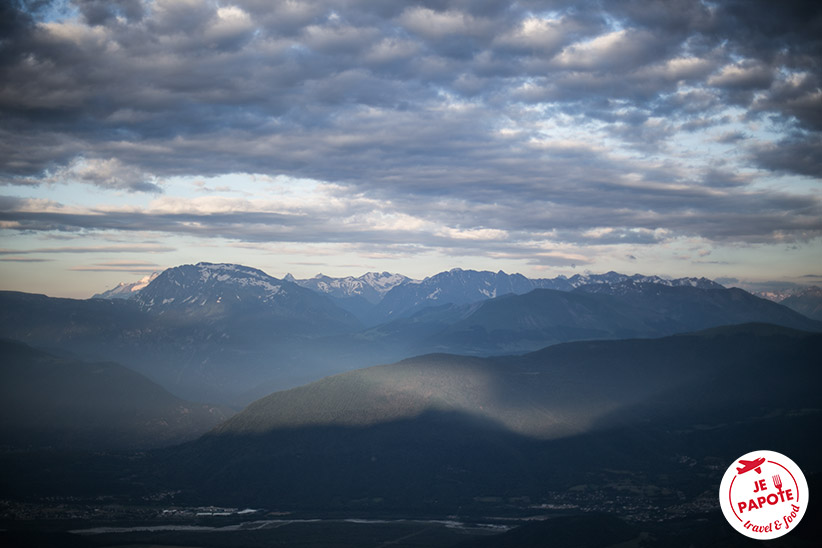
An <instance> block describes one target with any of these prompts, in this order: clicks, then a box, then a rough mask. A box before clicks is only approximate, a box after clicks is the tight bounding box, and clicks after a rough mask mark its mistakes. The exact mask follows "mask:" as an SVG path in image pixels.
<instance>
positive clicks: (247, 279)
mask: <svg viewBox="0 0 822 548" xmlns="http://www.w3.org/2000/svg"><path fill="white" fill-rule="evenodd" d="M284 283H288V282H282V281H280V280H278V279H276V278H273V277H271V276H269V275H268V274H266V273H265V272H263V271H262V270H257V269H256V268H250V267H247V266H241V265H234V264H212V263H198V264H196V265H183V266H178V267H174V268H169V269H168V270H165V271H164V272H163V273H161V274H160V275H159V276H157V277H156V278H155V279H154V280H153V281H152V282H151V283H150V284H148V285H147V286H146V287H145V288H144V289H143V290H141V291H140V292H139V293H138V294H137V295H136V296H135V297H134V298H135V299H136V300H137V301H138V302H139V303H140V305H141V306H142V307H143V308H145V309H149V310H151V309H161V308H168V307H172V306H174V307H181V306H186V307H190V306H205V305H220V304H223V305H228V304H237V303H241V302H249V301H257V302H270V301H272V300H273V299H275V298H276V297H277V296H278V295H279V294H280V293H282V292H283V284H284ZM289 285H291V284H289Z"/></svg>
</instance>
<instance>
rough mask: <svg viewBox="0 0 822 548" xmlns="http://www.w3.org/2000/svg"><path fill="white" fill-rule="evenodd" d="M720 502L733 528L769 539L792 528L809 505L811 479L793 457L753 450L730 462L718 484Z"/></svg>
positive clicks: (749, 535) (751, 535)
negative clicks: (806, 476)
mask: <svg viewBox="0 0 822 548" xmlns="http://www.w3.org/2000/svg"><path fill="white" fill-rule="evenodd" d="M719 505H720V506H721V507H722V513H723V514H725V519H727V520H728V523H730V524H731V525H732V526H733V528H734V529H736V530H737V531H739V532H740V533H742V534H743V535H745V536H746V537H750V538H754V539H760V540H768V539H773V538H777V537H781V536H782V535H785V534H787V533H789V532H790V531H792V530H793V529H794V527H796V525H797V524H798V523H799V521H800V520H801V519H802V516H804V515H805V509H806V508H807V507H808V482H807V481H806V480H805V475H804V474H803V473H802V470H800V469H799V467H798V466H797V465H796V463H794V462H793V461H792V460H791V459H789V458H788V457H786V456H785V455H782V454H780V453H776V452H775V451H764V450H763V451H752V452H750V453H748V454H747V455H742V456H741V457H739V458H738V459H737V460H736V461H734V462H733V464H731V466H730V467H729V468H728V470H727V471H726V472H725V475H724V476H723V477H722V483H721V484H720V486H719Z"/></svg>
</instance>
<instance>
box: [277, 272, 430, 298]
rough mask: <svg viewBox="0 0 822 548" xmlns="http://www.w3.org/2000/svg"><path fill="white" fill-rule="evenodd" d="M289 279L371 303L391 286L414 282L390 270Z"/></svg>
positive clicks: (337, 294)
mask: <svg viewBox="0 0 822 548" xmlns="http://www.w3.org/2000/svg"><path fill="white" fill-rule="evenodd" d="M288 276H291V275H290V274H289V275H288ZM288 276H286V278H288ZM291 280H292V281H294V283H296V284H298V285H300V286H302V287H306V288H308V289H311V290H313V291H316V292H318V293H324V294H326V295H329V296H331V297H335V298H337V299H345V298H349V297H362V298H364V299H365V300H367V301H368V302H370V303H371V304H376V303H378V302H379V301H381V300H382V298H383V297H384V296H385V294H386V293H388V292H389V291H390V290H392V289H393V288H395V287H397V286H399V285H403V284H406V283H411V282H414V280H411V279H410V278H407V277H405V276H403V275H401V274H391V273H390V272H368V273H366V274H364V275H362V276H360V277H359V278H355V277H353V276H347V277H345V278H331V277H329V276H325V275H323V274H317V275H316V276H314V277H313V278H309V279H305V280H295V279H294V277H293V276H291Z"/></svg>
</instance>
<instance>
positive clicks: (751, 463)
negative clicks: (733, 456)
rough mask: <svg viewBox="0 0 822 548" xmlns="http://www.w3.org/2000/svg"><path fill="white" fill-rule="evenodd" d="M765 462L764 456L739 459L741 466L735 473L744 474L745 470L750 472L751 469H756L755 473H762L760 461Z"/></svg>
mask: <svg viewBox="0 0 822 548" xmlns="http://www.w3.org/2000/svg"><path fill="white" fill-rule="evenodd" d="M763 462H765V457H760V458H758V459H754V460H741V461H739V464H741V465H742V466H741V467H739V468H737V469H736V473H737V474H744V473H745V472H750V471H751V470H756V473H757V474H761V473H762V468H761V466H762V463H763Z"/></svg>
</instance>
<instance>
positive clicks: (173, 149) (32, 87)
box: [0, 0, 822, 297]
mask: <svg viewBox="0 0 822 548" xmlns="http://www.w3.org/2000/svg"><path fill="white" fill-rule="evenodd" d="M0 6H2V7H0V239H2V240H1V241H0V288H2V289H15V290H23V291H32V292H42V293H47V294H50V295H55V296H75V297H88V296H90V295H91V294H92V293H95V292H98V291H101V290H103V289H106V288H108V287H111V286H113V285H115V284H116V282H118V281H121V280H124V281H133V280H136V279H137V278H139V277H141V276H142V275H143V274H144V273H147V272H151V271H154V270H159V269H162V268H165V267H168V266H174V265H177V264H182V263H191V262H198V261H201V260H208V261H214V262H236V263H243V264H247V265H250V266H255V267H258V268H262V269H263V270H265V271H266V272H268V273H269V274H271V275H273V276H277V277H281V276H284V275H285V274H286V273H287V272H291V273H293V274H294V275H296V276H297V277H310V276H312V275H314V274H316V273H318V272H323V273H325V274H329V275H360V274H363V273H364V272H366V271H370V270H380V271H382V270H388V271H392V272H401V273H404V274H406V275H409V276H412V277H418V278H422V277H424V276H426V275H431V274H434V273H436V272H439V271H441V270H445V269H449V268H452V267H462V268H475V269H486V270H499V269H502V270H505V271H507V272H522V273H523V274H526V275H529V276H534V277H553V276H556V275H558V274H565V275H572V274H574V273H576V272H584V271H593V272H604V271H607V270H617V271H621V272H626V273H629V274H630V273H635V272H641V273H645V274H658V275H669V276H686V275H694V276H703V275H704V276H708V277H712V278H720V279H722V280H726V281H728V280H733V279H736V280H739V281H740V282H744V281H764V280H784V281H789V282H794V283H812V282H815V283H819V282H820V281H822V278H820V276H822V239H821V238H820V236H822V194H821V193H820V189H821V188H822V187H820V182H821V181H822V73H821V72H820V68H822V67H821V66H820V65H822V8H820V7H819V6H820V4H819V3H818V2H810V1H787V0H780V1H779V2H774V1H766V0H761V1H758V0H729V1H725V0H714V1H710V2H709V1H703V2H700V1H696V0H667V1H662V0H608V1H604V0H600V1H559V0H558V1H541V2H536V1H534V2H532V1H528V0H523V1H519V2H500V1H494V0H473V1H472V0H452V1H446V0H431V1H422V2H416V3H412V2H375V1H371V0H347V1H346V0H308V1H298V0H284V1H276V0H224V1H208V0H204V1H201V0H74V1H68V0H62V1H54V2H48V1H36V0H31V1H26V0H11V1H9V0H6V1H4V2H0Z"/></svg>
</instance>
